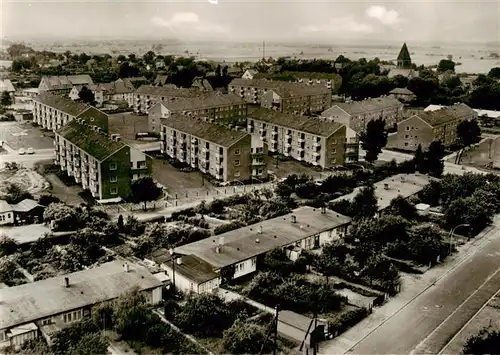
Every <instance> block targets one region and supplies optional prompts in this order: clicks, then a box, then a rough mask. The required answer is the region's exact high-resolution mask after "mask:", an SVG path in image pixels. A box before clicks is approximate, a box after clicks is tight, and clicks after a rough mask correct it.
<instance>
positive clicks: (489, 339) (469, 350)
mask: <svg viewBox="0 0 500 355" xmlns="http://www.w3.org/2000/svg"><path fill="white" fill-rule="evenodd" d="M498 344H500V332H499V331H497V330H494V329H491V328H483V329H481V330H480V331H479V333H478V334H477V335H473V336H471V337H470V338H469V339H467V342H466V343H465V346H464V349H463V350H462V354H464V355H469V354H474V355H476V354H477V355H482V354H498V349H499V345H498Z"/></svg>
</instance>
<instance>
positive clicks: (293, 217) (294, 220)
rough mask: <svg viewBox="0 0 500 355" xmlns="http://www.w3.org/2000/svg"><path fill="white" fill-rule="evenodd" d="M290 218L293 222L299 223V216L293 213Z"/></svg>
mask: <svg viewBox="0 0 500 355" xmlns="http://www.w3.org/2000/svg"><path fill="white" fill-rule="evenodd" d="M290 218H291V219H292V223H297V217H296V216H295V215H293V214H292V215H291V216H290Z"/></svg>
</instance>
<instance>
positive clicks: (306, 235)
mask: <svg viewBox="0 0 500 355" xmlns="http://www.w3.org/2000/svg"><path fill="white" fill-rule="evenodd" d="M350 222H351V219H350V218H349V217H346V216H342V215H340V214H338V213H336V212H334V211H331V210H327V209H326V208H322V209H315V208H312V207H308V206H306V207H300V208H297V209H295V210H293V211H292V212H291V213H288V214H286V215H284V216H281V217H276V218H272V219H269V220H266V221H262V222H259V223H256V224H253V225H250V226H246V227H243V228H239V229H236V230H233V231H229V232H226V233H223V234H221V235H219V236H217V237H209V238H206V239H203V240H200V241H197V242H194V243H190V244H186V245H183V246H180V247H177V248H175V249H174V250H173V251H172V254H173V258H170V255H167V254H165V253H163V259H162V258H161V257H160V258H159V256H161V255H156V256H155V257H156V260H154V261H155V263H157V264H160V266H161V267H162V269H163V270H165V271H166V273H168V275H173V277H172V280H174V279H175V282H174V284H175V286H176V287H177V288H178V289H180V290H181V291H183V292H197V293H201V292H210V291H212V290H214V289H215V288H217V287H218V286H219V285H220V283H221V282H222V281H223V280H222V279H223V278H224V279H226V278H239V277H242V276H245V275H248V274H251V273H253V272H255V271H256V270H257V258H259V257H261V256H263V255H265V254H266V253H267V252H269V251H271V250H273V249H276V248H284V249H286V252H287V255H288V256H289V257H290V259H292V260H296V259H297V258H298V256H299V255H300V253H301V251H302V250H312V249H318V248H320V247H322V246H323V245H324V244H326V243H327V242H330V241H332V240H334V239H338V238H340V237H342V236H343V235H344V234H345V232H346V230H347V226H348V225H349V224H350ZM169 254H170V253H169ZM153 259H154V258H153ZM174 259H175V262H174Z"/></svg>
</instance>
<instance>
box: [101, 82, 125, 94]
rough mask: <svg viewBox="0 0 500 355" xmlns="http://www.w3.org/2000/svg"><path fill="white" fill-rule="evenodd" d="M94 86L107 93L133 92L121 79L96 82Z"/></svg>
mask: <svg viewBox="0 0 500 355" xmlns="http://www.w3.org/2000/svg"><path fill="white" fill-rule="evenodd" d="M96 87H97V88H99V89H101V90H102V91H104V92H105V93H106V94H107V95H115V94H129V93H132V92H134V89H133V88H131V87H130V86H128V85H126V84H125V83H124V82H123V81H122V80H117V81H114V82H112V83H104V84H97V85H96Z"/></svg>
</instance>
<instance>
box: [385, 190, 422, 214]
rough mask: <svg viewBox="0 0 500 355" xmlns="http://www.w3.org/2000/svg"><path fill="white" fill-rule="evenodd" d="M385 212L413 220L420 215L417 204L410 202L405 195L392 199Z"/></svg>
mask: <svg viewBox="0 0 500 355" xmlns="http://www.w3.org/2000/svg"><path fill="white" fill-rule="evenodd" d="M385 212H387V213H389V214H393V215H395V216H401V217H403V218H405V219H408V220H413V219H415V218H417V216H418V214H417V209H416V208H415V206H414V205H413V204H411V203H410V202H408V200H407V199H405V198H404V197H403V196H398V197H396V198H394V199H392V200H391V203H390V204H389V207H388V208H387V209H386V211H385Z"/></svg>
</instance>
